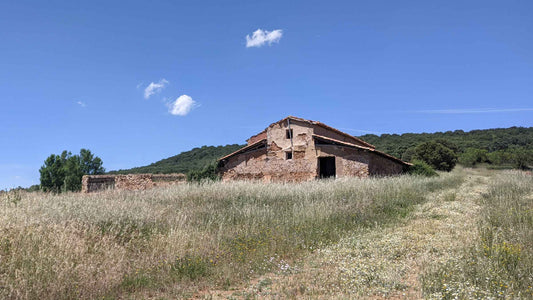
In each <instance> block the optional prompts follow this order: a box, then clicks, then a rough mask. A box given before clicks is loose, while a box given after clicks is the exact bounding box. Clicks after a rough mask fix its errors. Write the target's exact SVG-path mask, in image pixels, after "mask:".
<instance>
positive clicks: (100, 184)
mask: <svg viewBox="0 0 533 300" xmlns="http://www.w3.org/2000/svg"><path fill="white" fill-rule="evenodd" d="M186 179H187V178H186V176H185V175H184V174H127V175H84V176H83V178H82V180H81V191H82V192H83V193H91V192H98V191H104V190H110V189H115V190H146V189H149V188H153V187H159V186H167V185H172V184H179V183H184V182H185V181H186Z"/></svg>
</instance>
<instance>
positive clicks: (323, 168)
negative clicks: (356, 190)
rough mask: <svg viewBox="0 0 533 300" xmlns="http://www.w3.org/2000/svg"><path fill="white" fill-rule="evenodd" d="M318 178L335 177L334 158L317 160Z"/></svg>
mask: <svg viewBox="0 0 533 300" xmlns="http://www.w3.org/2000/svg"><path fill="white" fill-rule="evenodd" d="M318 176H319V177H320V178H328V177H335V156H330V157H319V158H318Z"/></svg>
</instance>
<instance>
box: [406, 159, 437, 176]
mask: <svg viewBox="0 0 533 300" xmlns="http://www.w3.org/2000/svg"><path fill="white" fill-rule="evenodd" d="M407 173H409V174H411V175H420V176H426V177H432V176H439V174H437V172H435V170H433V168H432V167H431V166H430V165H428V164H427V163H426V162H424V161H421V160H415V161H414V162H413V165H412V166H410V167H409V168H408V169H407Z"/></svg>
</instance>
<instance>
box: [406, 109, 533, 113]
mask: <svg viewBox="0 0 533 300" xmlns="http://www.w3.org/2000/svg"><path fill="white" fill-rule="evenodd" d="M523 111H533V108H471V109H463V108H458V109H434V110H415V111H411V113H419V114H487V113H507V112H523Z"/></svg>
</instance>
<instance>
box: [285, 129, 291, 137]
mask: <svg viewBox="0 0 533 300" xmlns="http://www.w3.org/2000/svg"><path fill="white" fill-rule="evenodd" d="M285 138H286V139H292V129H287V130H285Z"/></svg>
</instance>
